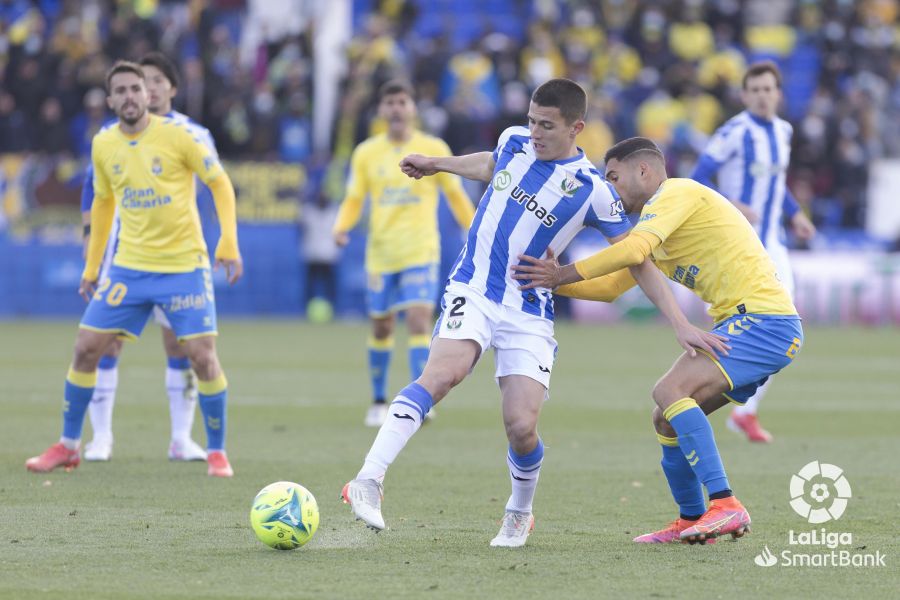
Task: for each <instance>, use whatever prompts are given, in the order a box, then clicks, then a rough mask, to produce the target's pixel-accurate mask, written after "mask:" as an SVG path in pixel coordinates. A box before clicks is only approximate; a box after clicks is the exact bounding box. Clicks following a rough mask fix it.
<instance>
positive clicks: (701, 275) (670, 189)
mask: <svg viewBox="0 0 900 600" xmlns="http://www.w3.org/2000/svg"><path fill="white" fill-rule="evenodd" d="M605 162H606V178H607V179H608V180H609V182H610V183H611V184H612V185H613V186H614V187H615V188H616V191H617V192H618V193H619V195H620V196H621V197H622V203H623V206H624V208H625V210H626V211H628V212H637V211H638V210H641V216H640V219H639V221H638V223H637V225H636V226H635V227H634V229H633V230H632V232H631V233H630V234H629V235H628V236H627V237H626V238H625V239H623V240H621V241H619V242H617V243H615V244H613V245H612V246H610V247H609V248H607V249H605V250H603V251H601V252H599V253H597V254H595V255H593V256H591V257H588V258H586V259H584V260H582V261H579V262H577V263H574V264H570V265H566V266H564V267H560V266H559V265H558V264H557V263H556V262H555V261H553V260H539V259H536V258H532V257H521V258H522V260H523V261H524V262H526V263H528V264H526V265H521V266H516V267H514V270H515V271H516V272H517V274H516V275H515V277H516V278H517V279H528V280H531V283H529V284H527V285H525V286H523V288H524V289H528V288H532V287H538V286H542V287H544V286H546V287H556V286H558V285H560V284H568V283H574V282H577V281H580V280H583V279H591V278H594V277H601V276H604V275H606V274H609V273H613V272H615V271H618V270H620V269H623V268H626V267H628V266H631V265H636V264H640V263H641V262H643V261H644V260H645V259H646V258H647V257H648V256H649V257H651V258H652V259H653V261H654V263H655V264H656V265H657V267H659V268H660V270H662V272H663V273H664V274H665V275H667V276H668V277H670V278H671V279H673V280H675V281H677V282H678V283H680V284H682V285H684V286H685V287H688V288H690V289H691V290H693V291H694V292H695V293H696V294H697V295H698V296H700V297H701V298H702V299H703V300H705V301H706V302H707V303H709V304H710V305H711V306H710V309H709V312H710V315H711V316H712V318H713V320H714V321H715V327H714V329H713V332H714V333H716V334H719V335H720V336H722V337H723V338H724V339H726V340H727V341H728V343H729V344H730V346H729V352H728V354H727V355H726V356H720V357H715V356H713V355H711V354H709V353H708V352H706V351H704V350H698V353H693V354H692V353H690V352H685V353H684V354H682V355H681V356H680V357H679V358H678V359H677V360H676V361H675V364H674V365H673V366H672V368H671V369H670V370H669V372H668V373H666V374H665V375H664V376H663V377H662V378H661V379H660V380H659V381H658V382H657V384H656V386H655V387H654V389H653V400H654V402H655V403H656V405H657V406H656V408H655V409H654V411H653V423H654V426H655V428H656V432H657V438H658V439H659V441H660V443H661V444H662V450H663V459H662V467H663V472H664V473H665V474H666V478H667V480H668V482H669V487H670V489H671V491H672V495H673V497H674V498H675V501H676V503H677V504H678V506H679V511H680V514H679V517H678V519H676V520H675V521H674V522H673V523H671V524H670V525H669V526H667V527H665V528H663V529H662V530H660V531H655V532H652V533H648V534H646V535H642V536H638V537H637V538H635V541H636V542H648V543H667V542H674V541H687V542H690V543H694V542H701V543H705V542H706V541H707V540H709V539H712V538H715V537H717V536H719V535H724V534H729V533H730V534H732V535H733V536H735V537H740V536H742V535H743V534H744V533H746V532H747V531H748V530H749V525H750V515H749V513H748V512H747V511H746V509H745V508H744V507H743V505H741V503H740V502H739V501H738V500H737V498H735V497H734V494H733V493H732V491H731V486H730V484H729V483H728V479H727V477H726V475H725V468H724V467H723V465H722V460H721V458H720V456H719V451H718V449H717V447H716V443H715V439H714V436H713V431H712V428H711V427H710V424H709V420H708V419H707V418H706V415H707V414H709V413H711V412H713V411H714V410H717V409H718V408H721V407H722V406H724V405H725V404H727V403H728V401H729V400H730V401H732V402H735V403H738V404H740V403H743V402H746V401H747V399H748V398H749V397H750V396H752V395H753V393H754V392H755V391H756V389H757V388H758V387H759V386H760V385H762V384H763V383H765V381H766V380H767V379H768V377H769V376H770V375H772V374H773V373H777V372H778V371H779V370H781V369H782V368H784V367H785V366H787V365H788V364H790V363H791V361H792V360H793V358H794V356H795V355H796V354H797V352H799V350H800V345H801V344H802V341H803V331H802V329H801V327H800V318H799V317H798V316H797V310H796V309H795V308H794V305H793V303H792V302H791V299H790V296H789V295H788V293H787V290H786V289H785V288H784V286H783V285H782V284H781V282H780V281H779V280H778V278H777V276H776V269H775V265H774V263H773V262H772V260H771V259H770V258H769V256H768V254H766V251H765V248H763V245H762V243H761V242H760V240H759V237H758V236H757V235H756V233H755V232H754V230H753V228H752V227H751V225H750V223H748V222H747V220H746V219H745V218H744V217H743V216H742V215H741V213H740V212H739V211H738V209H737V208H736V207H735V206H734V205H733V204H731V203H730V202H729V201H728V200H726V199H725V198H724V197H723V196H722V195H721V194H719V193H718V192H716V191H715V190H712V189H710V188H708V187H706V186H704V185H702V184H700V183H697V182H696V181H693V180H690V179H668V178H667V176H666V169H665V160H664V158H663V155H662V153H661V152H660V151H659V149H658V148H657V146H656V144H654V143H653V142H652V141H651V140H649V139H646V138H630V139H627V140H625V141H622V142H619V143H618V144H616V145H615V146H613V147H612V148H611V149H610V150H609V151H608V152H607V153H606V157H605ZM701 483H702V484H703V485H705V486H706V489H707V492H708V494H709V499H710V505H709V508H708V509H707V508H706V505H705V503H704V498H703V489H702V487H701Z"/></svg>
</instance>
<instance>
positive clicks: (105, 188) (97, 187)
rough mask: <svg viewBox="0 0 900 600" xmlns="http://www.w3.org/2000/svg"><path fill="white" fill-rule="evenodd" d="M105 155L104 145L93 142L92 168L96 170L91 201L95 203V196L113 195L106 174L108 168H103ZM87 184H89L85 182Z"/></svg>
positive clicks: (92, 183)
mask: <svg viewBox="0 0 900 600" xmlns="http://www.w3.org/2000/svg"><path fill="white" fill-rule="evenodd" d="M104 159H105V156H103V145H102V144H97V143H92V144H91V167H90V168H91V170H92V171H93V172H94V176H93V178H92V179H91V189H92V196H93V197H92V198H91V202H92V203H93V198H97V197H107V196H112V195H113V190H112V186H111V185H110V183H109V178H108V177H107V175H106V170H105V169H104V168H103V161H104ZM85 185H87V184H85Z"/></svg>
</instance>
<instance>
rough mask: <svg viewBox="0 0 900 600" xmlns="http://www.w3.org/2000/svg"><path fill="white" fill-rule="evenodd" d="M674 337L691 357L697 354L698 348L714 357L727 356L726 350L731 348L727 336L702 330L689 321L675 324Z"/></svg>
mask: <svg viewBox="0 0 900 600" xmlns="http://www.w3.org/2000/svg"><path fill="white" fill-rule="evenodd" d="M675 338H676V339H677V340H678V343H679V344H680V345H681V347H682V348H684V351H685V352H687V353H688V356H690V357H691V358H693V357H695V356H697V349H698V348H699V349H700V350H705V351H707V352H709V353H710V354H712V355H713V356H714V357H716V358H718V357H719V356H728V351H729V350H731V346H729V345H728V338H727V337H724V336H721V335H718V334H716V333H711V332H709V331H704V330H702V329H700V328H699V327H694V326H693V325H691V324H690V323H683V324H680V325H676V326H675Z"/></svg>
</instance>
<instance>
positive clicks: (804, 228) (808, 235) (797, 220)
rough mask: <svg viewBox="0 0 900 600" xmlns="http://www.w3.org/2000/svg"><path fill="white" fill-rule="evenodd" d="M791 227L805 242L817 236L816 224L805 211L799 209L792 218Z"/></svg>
mask: <svg viewBox="0 0 900 600" xmlns="http://www.w3.org/2000/svg"><path fill="white" fill-rule="evenodd" d="M791 229H793V230H794V235H796V236H797V238H798V239H800V240H803V241H804V242H806V241H809V240H811V239H813V238H814V237H815V236H816V226H815V225H813V222H812V221H810V220H809V217H807V216H806V215H805V214H804V213H803V211H797V214H795V215H794V216H793V217H792V218H791Z"/></svg>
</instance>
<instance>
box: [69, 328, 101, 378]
mask: <svg viewBox="0 0 900 600" xmlns="http://www.w3.org/2000/svg"><path fill="white" fill-rule="evenodd" d="M106 350H107V346H106V345H105V344H101V343H98V340H97V339H96V338H88V337H82V336H79V337H78V338H77V339H76V340H75V352H74V358H73V359H72V366H73V367H75V370H76V371H82V372H87V371H93V370H94V369H96V368H97V363H98V362H100V357H101V356H103V354H104V352H105V351H106Z"/></svg>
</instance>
